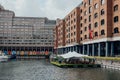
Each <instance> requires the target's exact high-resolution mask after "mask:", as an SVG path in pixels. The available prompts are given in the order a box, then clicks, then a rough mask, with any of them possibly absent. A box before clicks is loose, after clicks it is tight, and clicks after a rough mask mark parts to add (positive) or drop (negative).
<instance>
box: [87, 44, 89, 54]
mask: <svg viewBox="0 0 120 80" xmlns="http://www.w3.org/2000/svg"><path fill="white" fill-rule="evenodd" d="M87 55H89V44H88V45H87Z"/></svg>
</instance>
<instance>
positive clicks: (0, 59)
mask: <svg viewBox="0 0 120 80" xmlns="http://www.w3.org/2000/svg"><path fill="white" fill-rule="evenodd" d="M6 61H8V56H7V55H5V54H4V53H2V52H1V53H0V62H6Z"/></svg>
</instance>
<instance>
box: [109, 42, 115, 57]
mask: <svg viewBox="0 0 120 80" xmlns="http://www.w3.org/2000/svg"><path fill="white" fill-rule="evenodd" d="M110 52H111V53H110V56H114V42H111V51H110Z"/></svg>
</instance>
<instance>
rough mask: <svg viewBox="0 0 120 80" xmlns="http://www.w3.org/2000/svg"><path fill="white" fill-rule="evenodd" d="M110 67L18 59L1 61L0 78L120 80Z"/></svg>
mask: <svg viewBox="0 0 120 80" xmlns="http://www.w3.org/2000/svg"><path fill="white" fill-rule="evenodd" d="M119 75H120V72H119V71H114V70H110V69H100V68H99V69H98V68H97V69H92V68H59V67H56V66H53V65H51V64H50V63H49V61H48V60H17V61H9V62H6V63H0V80H120V76H119Z"/></svg>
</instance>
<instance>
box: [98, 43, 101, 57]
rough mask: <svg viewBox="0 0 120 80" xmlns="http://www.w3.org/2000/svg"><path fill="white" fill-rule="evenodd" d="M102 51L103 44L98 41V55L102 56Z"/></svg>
mask: <svg viewBox="0 0 120 80" xmlns="http://www.w3.org/2000/svg"><path fill="white" fill-rule="evenodd" d="M100 52H101V46H100V43H98V56H100Z"/></svg>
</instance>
